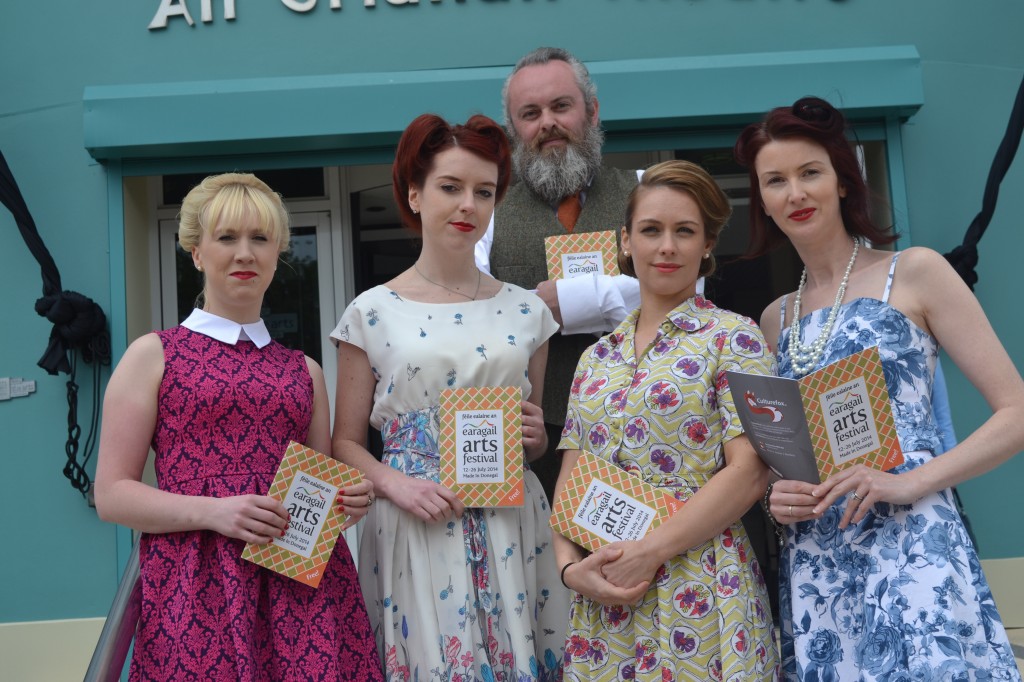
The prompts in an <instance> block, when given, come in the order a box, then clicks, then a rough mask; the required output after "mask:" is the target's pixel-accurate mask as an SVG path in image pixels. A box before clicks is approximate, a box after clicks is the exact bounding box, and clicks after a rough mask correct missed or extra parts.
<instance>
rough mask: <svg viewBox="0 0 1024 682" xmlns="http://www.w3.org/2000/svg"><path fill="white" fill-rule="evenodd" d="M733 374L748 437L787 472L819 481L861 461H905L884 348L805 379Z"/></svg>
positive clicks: (878, 464) (879, 464)
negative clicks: (884, 367) (887, 380)
mask: <svg viewBox="0 0 1024 682" xmlns="http://www.w3.org/2000/svg"><path fill="white" fill-rule="evenodd" d="M725 374H726V377H727V378H728V380H729V388H730V390H731V392H732V396H733V402H735V404H736V409H737V411H738V412H739V417H740V421H741V422H742V423H743V429H744V430H745V431H746V434H747V438H749V439H750V443H751V444H752V445H753V446H754V449H755V450H757V454H758V455H760V456H761V459H763V460H764V462H765V464H767V465H768V466H769V467H770V468H771V469H772V470H773V471H774V472H775V473H777V474H778V475H780V476H782V477H783V478H787V479H791V480H800V481H807V482H809V483H819V482H821V481H823V480H825V479H826V478H828V477H829V476H831V475H832V474H834V473H835V472H837V471H840V470H842V469H845V468H846V467H848V466H852V465H854V464H865V465H867V466H869V467H873V468H875V469H879V470H881V471H888V470H889V469H892V468H893V467H895V466H898V465H900V464H902V463H903V451H902V450H901V449H900V444H899V439H898V438H897V435H896V426H895V424H894V422H893V417H892V406H891V405H890V403H889V391H888V389H887V388H886V385H885V374H884V373H883V371H882V362H881V358H880V357H879V355H878V349H877V348H874V347H872V348H866V349H864V350H862V351H860V352H858V353H854V354H853V355H850V356H847V357H845V358H843V359H842V360H839V361H838V362H835V363H832V364H831V365H828V366H826V367H822V368H821V369H819V370H816V371H814V372H811V373H810V374H808V375H807V376H805V377H802V378H801V379H787V378H784V377H773V376H759V375H754V374H747V373H744V372H733V371H726V373H725Z"/></svg>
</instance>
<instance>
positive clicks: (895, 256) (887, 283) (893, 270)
mask: <svg viewBox="0 0 1024 682" xmlns="http://www.w3.org/2000/svg"><path fill="white" fill-rule="evenodd" d="M899 257H900V252H899V251H897V252H896V253H894V254H893V255H892V263H890V264H889V276H888V277H887V278H886V280H885V291H883V292H882V303H888V302H889V292H890V291H892V278H893V275H895V274H896V261H897V260H899Z"/></svg>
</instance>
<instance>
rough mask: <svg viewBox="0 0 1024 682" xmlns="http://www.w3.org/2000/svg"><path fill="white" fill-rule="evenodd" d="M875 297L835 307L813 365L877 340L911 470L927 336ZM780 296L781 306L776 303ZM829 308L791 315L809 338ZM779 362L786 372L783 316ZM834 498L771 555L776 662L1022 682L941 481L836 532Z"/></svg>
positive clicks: (828, 671) (794, 670) (789, 666)
mask: <svg viewBox="0 0 1024 682" xmlns="http://www.w3.org/2000/svg"><path fill="white" fill-rule="evenodd" d="M897 259H898V254H897V255H896V256H894V257H893V260H892V265H891V267H890V271H889V279H888V282H887V283H886V287H885V290H884V292H883V294H882V299H881V300H878V299H872V298H858V299H854V300H853V301H849V302H847V303H845V304H843V305H842V306H841V308H840V311H839V314H838V318H837V321H836V325H835V327H834V331H833V335H832V337H831V338H830V339H829V341H828V344H827V346H826V348H825V352H824V354H823V356H822V359H821V361H820V363H819V366H825V365H827V364H831V363H833V362H836V361H838V360H840V359H842V358H844V357H846V356H848V355H851V354H853V353H855V352H857V351H860V350H863V349H864V348H868V347H871V346H877V347H878V350H879V354H880V355H881V358H882V366H883V369H884V371H885V378H886V385H887V387H888V389H889V394H890V398H891V401H892V405H893V408H894V417H895V421H896V430H897V433H898V435H899V439H900V446H901V448H902V449H903V452H904V457H905V460H906V461H905V462H904V464H902V465H900V467H899V468H898V469H897V471H900V472H902V471H909V470H911V469H913V468H915V467H918V466H920V465H921V464H923V463H925V462H927V461H929V460H930V459H932V457H933V454H932V451H933V450H934V449H935V448H936V447H937V446H938V444H939V442H940V441H939V433H938V429H937V428H936V426H935V424H934V422H933V420H932V417H931V401H930V396H931V382H932V377H933V375H934V371H935V361H936V356H937V353H938V346H937V344H936V342H935V339H934V338H933V337H932V336H931V335H929V334H928V333H926V332H925V331H924V330H922V329H920V328H918V327H917V326H916V325H915V324H914V323H913V322H911V321H910V320H909V319H908V318H907V317H906V316H904V315H903V314H902V313H901V312H900V311H898V310H896V309H895V308H893V307H891V306H890V305H889V304H888V297H889V291H890V288H891V286H892V281H893V275H894V273H895V268H896V263H897ZM785 306H786V301H785V299H783V301H782V308H781V310H785V309H786V307H785ZM829 312H830V308H824V309H821V310H817V311H815V312H813V313H811V314H810V315H808V316H806V317H804V318H803V319H802V320H801V322H800V325H801V334H802V336H803V341H804V342H807V341H808V340H810V339H814V338H815V337H816V336H817V335H818V334H819V333H820V330H821V328H822V326H823V324H824V322H825V319H826V318H827V316H828V314H829ZM781 329H782V330H783V331H782V333H781V335H780V340H779V348H778V351H777V353H778V360H779V372H780V374H781V375H782V376H791V375H792V371H791V365H790V360H789V356H788V347H789V343H790V342H791V340H790V338H789V330H788V329H787V328H785V325H783V326H782V327H781ZM845 504H846V501H845V499H842V500H839V501H838V502H837V503H836V504H834V505H833V506H832V507H831V508H830V509H828V510H827V511H826V513H825V515H824V516H823V517H822V518H821V519H818V520H816V521H807V522H803V523H799V524H796V525H794V526H789V527H788V528H787V533H786V544H785V547H783V550H782V554H781V557H780V593H781V594H780V606H781V611H782V614H781V615H782V656H783V670H784V673H785V675H786V678H787V679H795V680H808V681H810V680H815V681H817V680H822V681H824V680H831V681H832V682H848V681H851V680H858V681H859V680H878V681H879V682H901V681H904V680H906V681H908V682H909V681H910V680H922V681H923V680H1020V679H1021V678H1020V674H1019V672H1018V671H1017V666H1016V663H1015V661H1014V658H1013V653H1012V651H1011V649H1010V645H1009V642H1008V641H1007V639H1006V633H1005V631H1004V630H1003V626H1002V622H1001V620H1000V618H999V614H998V612H997V611H996V608H995V603H994V602H993V600H992V593H991V591H990V590H989V587H988V583H987V582H986V580H985V576H984V574H983V573H982V570H981V562H980V561H979V560H978V555H977V552H976V551H975V549H974V547H973V545H972V544H971V541H970V538H969V537H968V535H967V532H966V530H965V528H964V524H963V521H962V520H961V518H960V515H959V513H958V512H957V510H956V507H955V505H954V503H953V500H952V495H951V493H950V491H949V490H942V491H940V492H937V493H934V494H932V495H928V496H927V497H925V498H923V499H921V500H919V501H918V502H916V503H914V504H912V505H890V504H887V503H878V504H876V505H875V506H874V509H873V510H872V511H871V512H869V513H868V515H867V516H866V517H865V518H864V519H863V520H862V521H861V522H860V523H858V524H856V525H851V526H849V527H847V529H846V530H845V531H841V530H839V520H840V518H841V517H842V512H843V510H844V509H845Z"/></svg>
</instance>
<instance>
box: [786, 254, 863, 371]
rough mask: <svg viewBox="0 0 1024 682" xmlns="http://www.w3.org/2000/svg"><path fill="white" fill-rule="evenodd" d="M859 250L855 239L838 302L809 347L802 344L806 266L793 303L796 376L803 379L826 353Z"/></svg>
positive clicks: (791, 346) (791, 332) (792, 353)
mask: <svg viewBox="0 0 1024 682" xmlns="http://www.w3.org/2000/svg"><path fill="white" fill-rule="evenodd" d="M859 248H860V239H859V238H858V237H854V238H853V255H851V256H850V262H849V263H847V265H846V272H845V273H843V279H842V281H840V282H839V291H837V292H836V301H835V303H833V304H832V310H830V311H829V313H828V318H827V319H826V320H825V325H824V326H823V327H822V328H821V333H820V334H819V335H818V338H816V339H815V340H814V341H812V342H811V344H810V345H808V346H805V345H803V344H801V343H800V298H801V296H802V294H803V292H804V285H805V284H806V283H807V266H806V265H805V266H804V272H803V274H802V275H800V286H798V287H797V288H796V300H795V301H793V322H792V324H790V326H789V359H790V361H791V362H792V365H793V367H792V370H793V375H794V376H797V377H801V376H803V375H805V374H807V373H808V372H810V371H812V370H813V369H814V368H815V367H817V366H818V361H819V360H821V354H822V353H824V352H825V344H827V343H828V339H829V337H830V336H832V327H834V326H835V324H836V318H837V317H838V316H839V306H840V304H842V302H843V296H845V295H846V285H847V283H849V281H850V273H851V272H852V271H853V263H854V261H856V260H857V251H858V250H859Z"/></svg>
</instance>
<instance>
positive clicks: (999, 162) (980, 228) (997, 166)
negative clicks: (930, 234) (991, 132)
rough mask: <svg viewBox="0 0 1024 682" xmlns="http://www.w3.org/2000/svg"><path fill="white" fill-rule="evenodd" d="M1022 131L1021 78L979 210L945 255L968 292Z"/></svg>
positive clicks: (1023, 95) (1023, 84) (1023, 88)
mask: <svg viewBox="0 0 1024 682" xmlns="http://www.w3.org/2000/svg"><path fill="white" fill-rule="evenodd" d="M1022 130H1024V79H1022V80H1021V83H1020V88H1018V90H1017V99H1016V100H1015V101H1014V103H1013V110H1012V111H1011V112H1010V121H1009V123H1008V124H1007V125H1006V134H1005V135H1003V140H1002V142H1000V143H999V148H998V149H997V150H996V155H995V158H994V159H993V160H992V168H990V169H989V172H988V180H986V181H985V193H984V194H983V195H982V199H981V211H979V212H978V215H976V216H975V217H974V220H972V221H971V224H970V225H969V226H968V227H967V232H966V233H965V234H964V240H963V243H962V244H960V246H958V247H956V248H955V249H953V250H952V251H950V252H949V253H947V254H945V256H946V260H948V261H949V263H950V265H952V266H953V269H955V270H956V271H957V273H959V275H960V276H961V277H962V278H963V280H964V282H966V283H967V286H969V287H970V288H971V291H974V285H975V284H977V283H978V273H977V272H975V270H974V269H975V268H976V267H977V266H978V242H979V241H981V237H982V235H984V234H985V230H986V229H988V224H989V223H990V222H991V221H992V214H993V213H995V210H996V200H997V199H998V198H999V185H1000V184H1001V183H1002V182H1003V178H1004V177H1006V171H1008V170H1009V169H1010V165H1011V164H1013V158H1014V156H1016V154H1017V148H1018V147H1019V146H1020V138H1021V131H1022Z"/></svg>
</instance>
